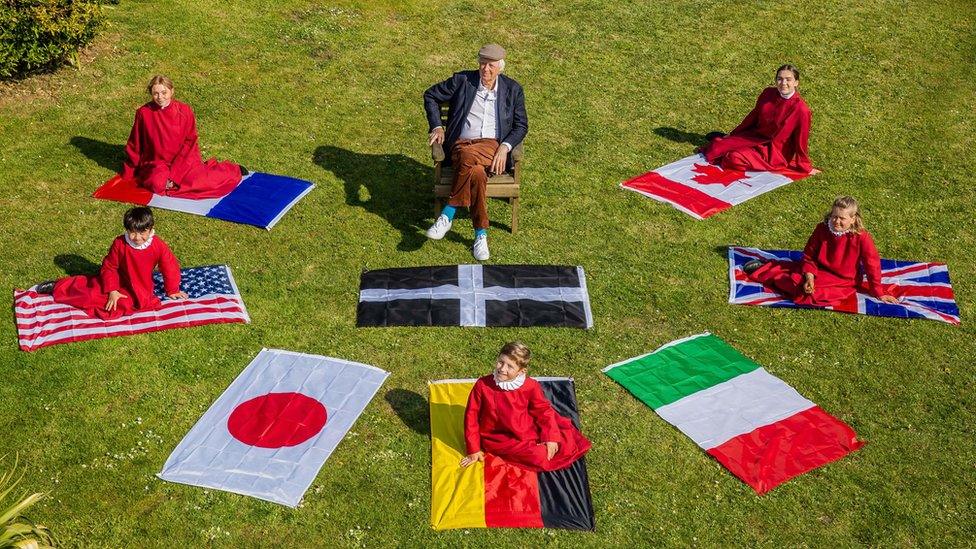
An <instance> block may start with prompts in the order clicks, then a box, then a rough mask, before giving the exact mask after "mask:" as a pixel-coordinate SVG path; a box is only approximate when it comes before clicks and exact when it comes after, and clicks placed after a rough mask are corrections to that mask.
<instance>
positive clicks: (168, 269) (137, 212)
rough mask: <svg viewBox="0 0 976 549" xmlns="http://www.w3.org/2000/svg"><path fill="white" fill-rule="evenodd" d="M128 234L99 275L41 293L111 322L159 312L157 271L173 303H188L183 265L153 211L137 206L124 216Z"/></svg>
mask: <svg viewBox="0 0 976 549" xmlns="http://www.w3.org/2000/svg"><path fill="white" fill-rule="evenodd" d="M122 222H123V225H125V232H124V233H122V235H120V236H118V237H116V239H115V240H114V241H113V242H112V245H111V246H110V247H109V249H108V255H106V256H105V259H104V260H102V270H101V272H100V273H99V274H98V275H97V276H86V275H77V276H69V277H66V278H62V279H60V280H57V281H54V282H45V283H44V284H41V285H39V286H38V288H37V291H38V293H50V294H53V297H54V301H55V302H57V303H63V304H65V305H71V306H72V307H77V308H79V309H82V310H84V311H85V313H86V314H87V315H88V316H92V317H97V318H101V319H103V320H110V319H114V318H119V317H121V316H124V315H128V314H131V313H133V312H135V311H139V310H147V309H156V308H158V307H159V306H160V301H159V298H158V297H156V294H155V293H153V276H152V275H153V270H154V269H155V268H156V267H159V270H160V271H162V273H163V285H164V287H165V291H166V295H167V296H169V298H170V299H186V298H187V295H186V293H185V292H181V291H180V264H179V262H178V261H177V260H176V257H175V256H174V255H173V252H171V251H170V249H169V246H167V245H166V243H165V242H163V239H162V238H160V237H159V236H158V235H156V234H155V232H154V231H153V225H154V222H153V215H152V210H150V209H149V208H146V207H145V206H140V207H138V208H132V209H131V210H129V211H127V212H125V217H124V218H123V221H122Z"/></svg>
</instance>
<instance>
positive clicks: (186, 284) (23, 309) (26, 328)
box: [14, 265, 251, 351]
mask: <svg viewBox="0 0 976 549" xmlns="http://www.w3.org/2000/svg"><path fill="white" fill-rule="evenodd" d="M180 274H181V278H182V280H181V282H180V289H181V290H183V291H184V292H186V293H187V294H188V295H189V296H190V298H189V299H179V300H172V299H168V298H166V296H165V294H164V293H163V276H162V274H160V273H158V272H157V273H153V279H154V282H155V286H156V288H155V291H156V295H157V296H159V298H160V299H162V300H163V303H162V305H161V306H160V308H158V309H155V310H151V311H137V312H135V313H133V314H131V315H129V316H124V317H121V318H117V319H114V320H102V319H99V318H93V317H90V316H88V315H86V314H85V313H84V311H82V310H81V309H76V308H74V307H71V306H70V305H63V304H60V303H55V301H54V298H53V297H51V296H50V295H47V294H39V293H37V292H36V291H35V290H36V286H34V287H32V288H30V289H28V290H14V316H15V318H16V321H17V338H18V340H19V341H18V343H19V345H20V348H21V350H24V351H33V350H35V349H40V348H41V347H47V346H48V345H57V344H59V343H70V342H73V341H85V340H88V339H100V338H103V337H114V336H121V335H132V334H141V333H145V332H155V331H159V330H168V329H171V328H186V327H189V326H201V325H203V324H217V323H224V322H245V323H246V322H250V321H251V318H250V317H249V316H248V314H247V309H246V308H245V307H244V301H243V300H242V299H241V294H240V292H239V291H238V290H237V284H235V283H234V277H233V275H231V272H230V267H228V266H226V265H209V266H205V267H192V268H188V269H182V270H181V271H180Z"/></svg>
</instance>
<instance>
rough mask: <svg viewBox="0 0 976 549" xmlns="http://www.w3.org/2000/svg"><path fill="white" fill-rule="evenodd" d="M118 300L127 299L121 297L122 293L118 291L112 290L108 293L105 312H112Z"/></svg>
mask: <svg viewBox="0 0 976 549" xmlns="http://www.w3.org/2000/svg"><path fill="white" fill-rule="evenodd" d="M120 299H127V298H126V297H125V296H124V295H122V292H120V291H118V290H112V291H111V292H109V293H108V301H106V302H105V310H106V311H109V312H111V311H114V310H115V307H116V305H118V303H119V300H120Z"/></svg>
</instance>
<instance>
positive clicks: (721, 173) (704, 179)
mask: <svg viewBox="0 0 976 549" xmlns="http://www.w3.org/2000/svg"><path fill="white" fill-rule="evenodd" d="M692 171H694V172H695V173H697V174H700V175H696V176H695V177H692V179H693V180H695V182H696V183H701V184H703V185H711V184H719V185H724V186H726V187H728V186H729V185H731V184H733V183H735V182H736V181H739V180H740V179H746V172H740V171H738V170H723V169H722V168H720V167H718V166H716V165H714V164H695V167H694V168H692Z"/></svg>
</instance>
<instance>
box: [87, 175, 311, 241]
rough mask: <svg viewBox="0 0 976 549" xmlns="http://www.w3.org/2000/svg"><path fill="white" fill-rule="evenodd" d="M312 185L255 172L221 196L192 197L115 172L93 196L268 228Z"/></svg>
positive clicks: (293, 179)
mask: <svg viewBox="0 0 976 549" xmlns="http://www.w3.org/2000/svg"><path fill="white" fill-rule="evenodd" d="M314 187H315V185H313V184H311V183H309V182H308V181H303V180H301V179H295V178H292V177H285V176H281V175H272V174H269V173H260V172H255V173H251V174H249V175H247V176H245V177H244V178H242V179H241V182H240V184H238V185H237V187H235V188H234V190H232V191H231V192H229V193H227V194H226V195H224V196H222V197H220V198H204V199H200V200H191V199H188V198H175V197H172V196H163V195H159V194H154V193H153V192H151V191H149V190H146V189H144V188H142V187H139V186H137V185H136V183H135V181H132V180H128V179H122V177H121V176H119V175H118V174H116V175H115V176H114V177H112V179H109V180H108V181H106V182H105V184H103V185H102V186H101V187H99V188H98V189H97V190H96V191H95V194H93V195H92V196H94V197H95V198H100V199H102V200H115V201H117V202H130V203H132V204H141V205H143V206H150V207H153V208H162V209H164V210H174V211H177V212H184V213H190V214H196V215H202V216H204V217H212V218H214V219H223V220H224V221H233V222H234V223H243V224H245V225H254V226H256V227H262V228H265V229H268V230H271V227H274V226H275V224H276V223H278V221H279V220H280V219H281V218H282V217H283V216H284V215H285V214H286V213H288V210H290V209H291V207H292V206H294V205H295V204H297V203H298V201H299V200H301V199H302V197H304V196H305V195H306V194H308V193H309V191H311V190H312V188H314Z"/></svg>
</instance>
